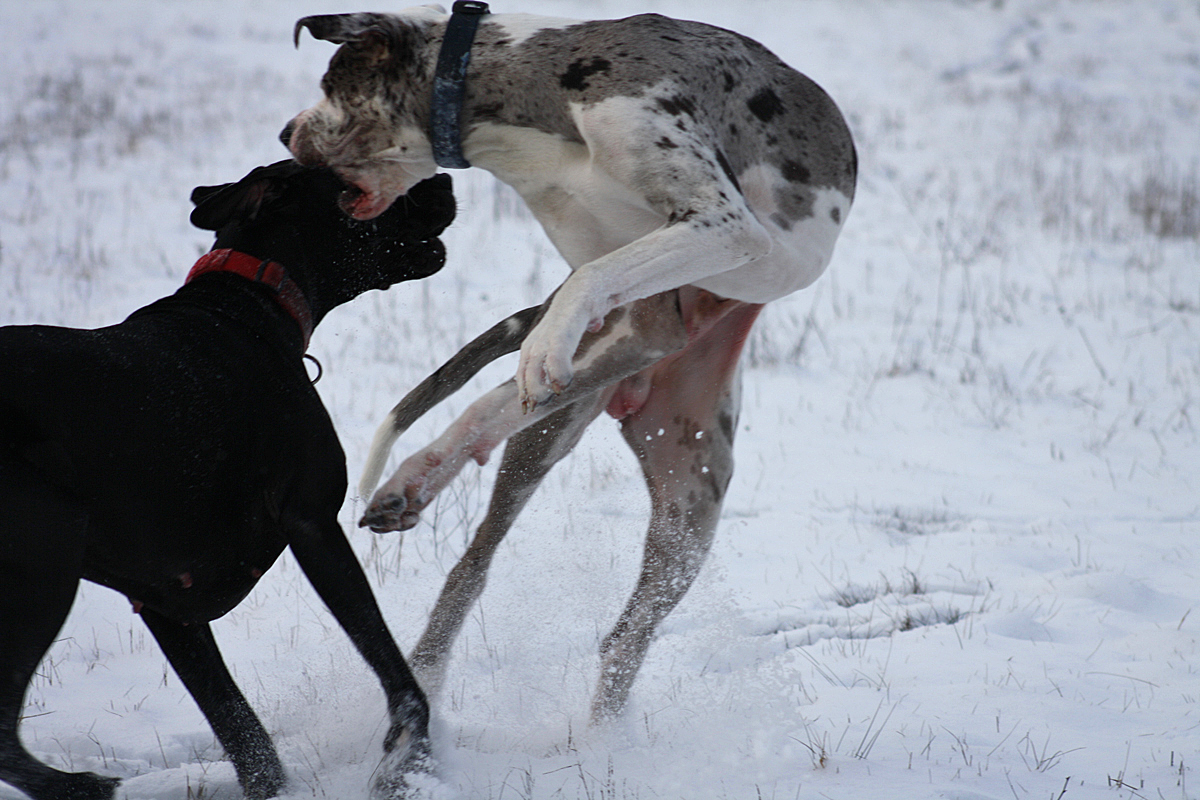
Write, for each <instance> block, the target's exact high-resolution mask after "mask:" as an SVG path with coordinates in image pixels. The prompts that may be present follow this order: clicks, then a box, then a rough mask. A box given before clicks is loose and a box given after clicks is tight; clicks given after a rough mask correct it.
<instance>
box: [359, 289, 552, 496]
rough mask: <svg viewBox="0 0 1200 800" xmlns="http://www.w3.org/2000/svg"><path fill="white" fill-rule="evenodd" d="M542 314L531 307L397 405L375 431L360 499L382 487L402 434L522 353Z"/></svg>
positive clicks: (498, 325)
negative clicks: (496, 364)
mask: <svg viewBox="0 0 1200 800" xmlns="http://www.w3.org/2000/svg"><path fill="white" fill-rule="evenodd" d="M541 311H542V306H531V307H530V308H526V309H524V310H522V311H518V312H517V313H515V314H513V315H512V316H511V317H507V318H505V319H503V320H501V321H500V322H498V323H496V324H495V325H493V326H492V327H491V328H490V329H488V331H487V332H486V333H482V334H480V335H479V336H477V337H475V338H474V339H472V340H471V342H470V343H469V344H468V345H467V346H466V347H464V348H463V349H461V350H459V351H458V352H457V353H456V354H455V355H454V357H453V358H451V359H450V360H449V361H447V362H446V363H445V364H443V365H442V366H440V367H438V369H437V371H436V372H434V373H433V374H432V375H430V376H429V377H428V378H426V379H425V380H423V381H421V383H420V384H419V385H418V386H417V388H415V389H413V390H412V391H411V392H409V393H408V394H407V395H405V396H404V399H403V400H401V401H400V402H399V403H397V404H396V407H395V408H393V409H392V411H391V413H390V414H388V416H387V419H385V420H384V421H383V424H381V425H380V426H379V429H378V430H376V431H375V438H374V440H372V442H371V452H370V454H369V455H368V456H367V464H366V466H365V467H364V468H363V475H362V479H361V480H360V481H359V483H358V494H359V496H360V497H363V498H368V497H370V496H371V493H372V492H374V491H375V487H376V486H377V485H378V484H379V476H380V475H382V474H383V467H384V464H386V463H387V457H388V454H389V453H390V452H391V450H392V445H393V444H395V443H396V440H397V439H398V438H400V434H402V433H404V432H405V431H406V430H408V428H409V426H410V425H412V424H413V423H414V422H416V421H417V420H418V419H420V418H421V417H422V416H423V415H424V414H425V412H426V411H428V410H429V409H431V408H433V407H434V406H436V405H437V404H438V403H440V402H442V401H443V400H445V399H446V398H447V397H449V396H450V395H452V394H454V393H455V392H457V391H458V390H459V389H461V388H462V387H463V385H464V384H466V382H467V381H469V380H470V379H471V378H473V377H474V376H475V373H477V372H479V370H481V369H483V368H484V367H485V366H487V365H488V364H490V363H492V362H493V361H495V360H496V359H497V358H499V357H500V356H503V355H507V354H508V353H512V352H515V351H516V350H518V349H520V347H521V342H523V341H525V336H526V335H527V334H528V333H529V331H530V330H532V329H533V326H534V324H535V323H536V322H537V320H538V316H539V314H540V312H541Z"/></svg>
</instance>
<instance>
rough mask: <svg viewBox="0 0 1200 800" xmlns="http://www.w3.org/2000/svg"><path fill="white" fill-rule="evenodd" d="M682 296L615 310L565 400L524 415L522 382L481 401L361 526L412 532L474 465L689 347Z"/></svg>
mask: <svg viewBox="0 0 1200 800" xmlns="http://www.w3.org/2000/svg"><path fill="white" fill-rule="evenodd" d="M687 341H688V333H687V329H686V327H685V325H684V322H683V316H682V311H681V309H680V301H679V292H678V291H676V290H671V291H667V292H661V293H659V294H656V295H653V296H651V297H647V298H644V299H642V300H638V301H636V302H633V303H630V304H629V305H627V306H622V307H620V308H617V309H614V310H613V311H612V312H610V313H609V315H608V316H607V317H606V318H605V320H604V325H603V327H602V328H601V329H600V330H599V331H596V332H595V333H588V334H586V335H585V336H584V338H583V340H582V342H580V344H579V347H578V349H577V350H576V352H575V357H574V360H573V362H572V366H573V368H574V371H575V380H574V381H572V383H571V385H570V386H569V387H567V388H566V389H565V390H564V391H563V392H562V393H561V394H558V395H553V396H552V397H551V398H550V400H548V401H547V402H545V403H542V404H540V405H538V406H537V407H536V408H533V409H529V410H526V409H523V408H522V404H521V402H520V400H519V398H518V395H517V388H516V383H515V381H511V380H510V381H507V382H506V383H503V384H501V385H500V386H498V387H496V388H495V389H492V390H491V391H490V392H488V393H487V394H485V395H484V396H483V397H481V398H479V399H478V400H476V401H475V402H474V403H472V404H471V406H470V407H469V408H468V409H467V410H466V411H465V412H463V414H462V416H460V417H459V418H458V419H457V420H455V421H454V422H453V423H451V425H450V427H449V428H447V429H446V431H445V432H443V433H442V435H441V436H439V437H438V438H437V439H436V440H435V441H434V442H432V443H431V444H429V445H428V446H426V447H425V448H423V449H422V450H419V451H417V452H416V453H414V454H413V455H411V456H409V457H408V458H407V459H405V461H404V462H403V463H402V464H401V465H400V467H399V469H397V470H396V472H395V474H394V475H392V477H391V478H389V479H388V480H387V481H386V482H385V483H384V484H383V485H382V486H381V487H379V489H378V490H377V491H376V492H375V495H374V496H373V497H372V498H371V503H370V505H369V506H368V507H367V511H366V513H365V514H364V515H363V518H362V521H361V522H360V523H359V524H360V525H362V526H365V527H369V528H370V529H371V530H373V531H375V532H376V533H381V532H384V531H392V530H407V529H409V528H411V527H413V526H414V525H416V524H417V522H418V521H419V519H420V512H421V511H422V510H423V509H424V508H425V507H426V506H428V505H429V504H430V503H431V502H433V499H434V498H435V497H436V496H437V494H438V493H439V492H440V491H441V490H442V489H444V488H445V487H446V486H447V485H448V484H449V483H450V481H451V480H453V479H454V476H455V475H457V474H458V473H459V471H460V470H461V469H462V468H463V467H464V466H466V464H467V462H468V461H470V460H472V459H473V460H475V461H477V462H478V463H480V464H482V463H484V462H485V461H486V460H487V458H488V455H489V454H490V453H491V451H492V450H493V449H494V448H495V447H496V446H497V445H499V444H500V443H501V442H503V441H505V440H506V439H508V438H509V437H510V436H512V435H514V434H515V433H517V432H518V431H520V430H523V429H524V428H527V427H528V426H530V425H533V424H534V423H535V422H538V421H540V420H542V419H545V418H546V417H547V416H549V415H550V414H552V413H554V412H556V411H558V410H559V409H562V408H564V407H565V406H567V405H570V404H571V403H574V402H575V401H576V400H580V399H582V398H586V397H590V396H592V395H594V394H595V393H596V392H599V391H601V390H603V389H605V388H607V387H609V386H612V385H614V384H617V383H619V382H620V381H622V380H623V379H625V378H627V377H629V376H630V375H635V374H636V373H638V372H640V371H641V370H644V369H646V368H647V367H648V366H650V365H651V364H654V363H656V362H658V361H660V360H662V359H663V358H664V357H666V356H668V355H670V354H671V353H675V352H678V351H679V350H682V349H683V348H684V347H685V346H687Z"/></svg>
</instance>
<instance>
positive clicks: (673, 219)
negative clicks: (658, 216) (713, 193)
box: [667, 208, 696, 225]
mask: <svg viewBox="0 0 1200 800" xmlns="http://www.w3.org/2000/svg"><path fill="white" fill-rule="evenodd" d="M694 216H696V209H694V208H689V209H688V210H687V211H684V212H683V213H679V212H678V211H672V212H671V214H670V216H668V217H667V224H668V225H675V224H676V223H679V222H687V221H688V220H689V219H691V218H692V217H694Z"/></svg>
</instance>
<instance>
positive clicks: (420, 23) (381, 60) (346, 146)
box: [280, 6, 446, 219]
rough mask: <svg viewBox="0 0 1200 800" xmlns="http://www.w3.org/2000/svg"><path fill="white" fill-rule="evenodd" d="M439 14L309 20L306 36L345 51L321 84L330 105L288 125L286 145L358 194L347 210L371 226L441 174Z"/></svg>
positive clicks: (300, 26)
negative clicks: (432, 110) (432, 128)
mask: <svg viewBox="0 0 1200 800" xmlns="http://www.w3.org/2000/svg"><path fill="white" fill-rule="evenodd" d="M445 19H446V14H445V12H444V11H442V10H441V9H440V7H434V6H430V7H421V8H416V9H409V10H407V11H405V12H403V13H401V14H398V15H397V14H327V15H321V16H313V17H304V18H303V19H301V20H300V21H299V22H297V23H296V28H295V33H294V37H295V40H296V42H297V43H299V40H300V32H301V31H302V30H304V29H306V28H307V29H308V31H309V32H310V33H312V35H313V36H314V37H315V38H317V39H323V40H325V41H328V42H333V43H335V44H339V45H341V47H339V48H338V51H337V53H335V54H334V56H333V59H332V60H331V61H330V62H329V69H328V71H326V73H325V77H324V78H322V80H321V88H322V90H323V91H324V92H325V98H324V99H323V100H321V101H320V102H319V103H317V104H316V105H315V106H313V107H312V108H310V109H308V110H307V111H302V112H301V113H300V114H298V115H297V116H296V117H295V119H293V120H292V121H291V122H289V123H288V124H287V127H285V128H284V130H283V133H282V134H281V137H280V138H281V139H283V142H284V144H285V145H287V147H288V149H289V150H291V152H292V155H293V156H294V157H295V158H296V160H297V161H299V162H300V163H301V164H306V165H325V166H329V167H332V168H333V170H334V171H335V172H337V173H338V175H339V176H340V177H341V178H342V179H343V180H344V181H346V182H347V183H348V184H350V185H351V186H354V187H356V189H357V191H356V192H351V193H349V194H347V195H346V197H345V199H344V201H343V209H344V210H345V211H346V213H348V214H350V215H351V216H353V217H355V218H357V219H372V218H373V217H376V216H378V215H379V214H381V213H383V211H384V210H385V209H387V208H388V206H390V205H391V204H392V202H393V201H394V200H395V199H396V198H397V197H399V196H400V195H403V194H405V193H406V192H407V191H408V190H409V189H410V188H411V187H412V186H414V185H415V184H417V183H419V182H420V181H422V180H425V179H426V178H429V177H430V176H432V175H433V174H434V173H435V172H436V171H437V166H436V164H435V163H434V160H433V149H432V146H431V145H430V143H429V136H428V133H427V130H428V119H429V103H430V93H431V91H432V85H433V72H434V66H435V63H436V60H437V46H438V43H439V42H440V33H439V35H438V36H434V28H435V27H436V26H437V25H438V23H440V22H444V20H445Z"/></svg>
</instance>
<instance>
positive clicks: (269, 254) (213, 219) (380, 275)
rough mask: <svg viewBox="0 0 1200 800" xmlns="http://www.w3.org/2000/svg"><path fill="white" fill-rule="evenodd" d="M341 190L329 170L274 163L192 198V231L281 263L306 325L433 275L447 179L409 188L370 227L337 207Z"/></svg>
mask: <svg viewBox="0 0 1200 800" xmlns="http://www.w3.org/2000/svg"><path fill="white" fill-rule="evenodd" d="M347 190H348V187H347V186H346V184H345V183H343V182H342V180H341V179H340V178H338V177H337V175H335V174H334V173H333V171H332V170H330V169H327V168H324V167H304V166H301V165H299V164H297V163H296V162H294V161H280V162H278V163H275V164H271V165H270V166H266V167H258V168H256V169H254V170H252V171H251V172H250V174H248V175H246V177H244V178H242V179H241V180H240V181H238V182H237V183H227V184H224V185H221V186H199V187H197V188H196V189H195V190H193V192H192V202H193V203H195V204H196V208H195V209H194V210H193V211H192V216H191V220H192V224H193V225H195V226H196V227H198V228H204V229H205V230H210V231H216V233H217V239H216V243H215V244H214V245H213V247H214V249H216V248H230V249H232V250H237V251H240V252H243V253H247V254H249V255H251V256H254V257H255V258H262V259H270V260H272V261H277V262H279V263H280V264H282V265H283V266H284V267H285V268H286V269H287V271H288V274H289V275H290V276H291V278H292V280H294V281H295V282H296V283H297V284H298V285H299V286H300V288H301V290H302V291H303V292H304V294H305V297H306V298H307V300H308V303H309V305H310V306H311V307H312V311H313V316H314V318H315V320H320V318H321V317H322V316H324V315H325V314H326V313H327V312H328V311H329V310H330V309H332V308H334V307H335V306H337V305H340V304H341V303H345V302H347V301H348V300H351V299H353V298H355V297H357V296H358V295H359V294H362V293H363V292H365V291H367V290H368V289H386V288H388V287H389V286H391V285H392V284H394V283H399V282H401V281H408V280H416V279H418V278H425V277H428V276H429V275H432V274H433V273H435V272H437V271H438V270H439V269H441V268H442V265H443V264H444V263H445V260H446V249H445V247H444V246H443V245H442V242H441V241H440V240H439V239H438V238H437V236H438V234H440V233H441V232H442V231H443V230H444V229H445V228H446V226H447V225H449V224H450V222H451V221H452V220H453V219H454V212H455V204H454V194H453V192H452V191H451V182H450V176H449V175H445V174H441V175H436V176H434V177H433V178H430V179H429V180H426V181H423V182H421V183H419V184H418V185H416V186H414V187H413V188H412V190H411V191H410V192H409V193H408V194H407V195H406V196H405V197H403V198H401V199H400V200H399V201H398V202H396V203H394V204H393V205H392V207H391V208H389V209H388V210H387V211H385V212H384V213H383V214H380V215H379V216H378V217H376V218H374V219H371V220H366V221H362V220H356V219H353V218H351V217H349V216H347V215H346V214H345V213H344V212H343V211H342V210H341V208H340V206H339V198H340V196H341V195H342V193H343V192H346V191H347Z"/></svg>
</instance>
